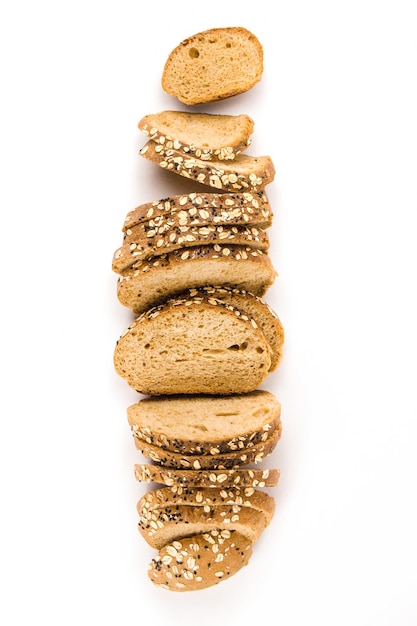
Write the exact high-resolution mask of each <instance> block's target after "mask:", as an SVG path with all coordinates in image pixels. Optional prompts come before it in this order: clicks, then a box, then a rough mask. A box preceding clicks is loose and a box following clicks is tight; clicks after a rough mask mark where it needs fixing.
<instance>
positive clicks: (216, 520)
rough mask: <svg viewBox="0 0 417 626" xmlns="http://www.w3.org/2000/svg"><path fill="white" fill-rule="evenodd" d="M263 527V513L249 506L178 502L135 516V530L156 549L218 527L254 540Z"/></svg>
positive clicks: (218, 529)
mask: <svg viewBox="0 0 417 626" xmlns="http://www.w3.org/2000/svg"><path fill="white" fill-rule="evenodd" d="M265 528H266V521H265V515H264V514H263V513H261V512H260V511H257V510H256V509H253V508H251V507H245V506H243V507H240V506H236V505H224V506H222V505H219V506H211V507H210V506H207V507H201V506H188V505H178V506H174V507H169V506H168V507H165V508H160V509H155V510H154V511H145V512H143V513H142V514H141V515H140V516H139V522H138V529H139V532H140V534H141V535H142V537H143V538H144V539H145V541H146V542H147V543H148V544H149V545H150V546H151V547H152V548H156V549H157V550H160V549H161V548H162V547H163V546H166V545H167V544H168V543H172V542H173V541H181V540H182V539H183V538H184V537H190V536H192V535H200V534H202V533H206V532H211V531H219V532H221V531H222V530H230V531H232V530H236V531H237V532H239V533H240V534H241V535H243V536H244V537H246V538H247V539H248V541H250V542H251V543H255V541H257V540H258V539H259V537H260V536H261V535H262V533H263V532H264V530H265Z"/></svg>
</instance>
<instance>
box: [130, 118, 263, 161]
mask: <svg viewBox="0 0 417 626" xmlns="http://www.w3.org/2000/svg"><path fill="white" fill-rule="evenodd" d="M138 128H139V130H141V131H142V133H144V135H146V136H147V137H149V139H151V140H152V141H155V142H156V143H159V144H162V145H163V146H165V147H166V148H175V149H176V150H181V151H182V152H185V153H188V154H195V156H196V157H197V158H199V159H203V160H211V159H213V158H214V159H216V160H219V161H221V160H223V159H224V160H231V159H234V158H235V156H236V155H237V154H240V152H243V151H244V150H246V148H247V147H248V146H249V145H250V143H251V139H250V136H251V135H252V133H253V130H254V122H253V120H252V119H251V118H250V117H249V116H248V115H244V114H242V115H216V114H213V113H190V112H186V111H161V112H160V113H150V114H149V115H145V117H143V118H142V119H141V120H140V121H139V123H138Z"/></svg>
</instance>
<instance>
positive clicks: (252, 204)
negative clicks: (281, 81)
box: [122, 191, 273, 232]
mask: <svg viewBox="0 0 417 626" xmlns="http://www.w3.org/2000/svg"><path fill="white" fill-rule="evenodd" d="M174 215H177V216H178V218H179V221H180V225H181V226H205V225H206V224H233V225H236V224H248V225H252V226H260V227H261V228H268V227H269V226H271V225H272V220H273V212H272V208H271V205H270V203H269V200H268V197H267V195H266V193H265V192H264V191H257V192H255V193H249V192H243V193H211V192H205V193H201V192H199V193H198V192H192V193H189V194H179V195H176V196H169V197H167V198H161V199H159V200H154V201H153V202H146V203H145V204H141V205H140V206H138V207H136V208H135V209H133V210H132V211H129V213H128V214H127V215H126V219H125V221H124V224H123V228H122V231H123V232H126V231H128V230H129V229H131V228H132V227H133V226H136V224H140V223H141V222H148V221H150V220H152V222H153V226H154V227H155V228H158V227H159V226H160V222H161V220H162V218H165V217H166V218H171V219H172V218H173V216H174Z"/></svg>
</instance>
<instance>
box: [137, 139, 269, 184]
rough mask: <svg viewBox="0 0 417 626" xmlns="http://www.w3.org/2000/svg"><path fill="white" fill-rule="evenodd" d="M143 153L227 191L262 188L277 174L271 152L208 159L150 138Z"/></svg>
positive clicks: (141, 151) (196, 179) (157, 162)
mask: <svg viewBox="0 0 417 626" xmlns="http://www.w3.org/2000/svg"><path fill="white" fill-rule="evenodd" d="M139 154H140V155H141V156H143V157H144V158H145V159H147V160H148V161H151V162H152V163H155V165H158V166H159V167H162V168H163V169H165V170H167V171H168V172H174V173H176V174H179V175H180V176H183V177H184V178H189V179H190V180H194V181H195V182H198V183H201V184H202V185H206V186H208V187H214V188H215V189H220V190H223V191H228V192H233V191H249V192H251V193H253V192H256V191H261V190H262V189H264V188H265V187H266V186H267V185H269V183H272V181H273V180H274V178H275V166H274V164H273V162H272V159H271V157H270V156H268V155H265V156H250V155H248V154H239V155H238V156H237V157H236V158H235V159H233V161H219V160H217V161H215V160H212V161H205V160H203V159H198V158H197V157H195V156H193V155H187V154H185V153H183V152H181V151H180V150H175V149H174V148H165V146H163V145H161V144H157V143H155V142H154V141H151V140H149V141H148V142H147V143H146V144H145V145H144V146H143V147H142V148H141V150H140V151H139Z"/></svg>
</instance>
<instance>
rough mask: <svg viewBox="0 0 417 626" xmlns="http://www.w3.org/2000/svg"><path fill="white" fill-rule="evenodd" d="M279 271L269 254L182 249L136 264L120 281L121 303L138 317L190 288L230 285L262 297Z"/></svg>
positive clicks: (217, 247)
mask: <svg viewBox="0 0 417 626" xmlns="http://www.w3.org/2000/svg"><path fill="white" fill-rule="evenodd" d="M276 276H277V272H276V270H275V268H274V267H273V265H272V261H271V258H270V256H269V255H268V254H267V252H263V251H262V250H258V249H256V248H251V247H249V246H238V245H235V244H233V245H227V244H224V245H223V244H214V245H204V246H196V247H190V248H180V249H178V250H173V251H172V252H169V253H165V254H161V255H159V256H156V257H152V258H148V259H146V260H144V261H136V262H135V263H134V264H133V265H132V266H131V267H129V268H127V269H125V270H124V271H123V272H122V273H121V274H120V276H119V277H118V281H117V297H118V299H119V302H120V303H121V304H123V306H126V307H128V308H130V309H131V310H132V311H133V313H135V314H136V315H139V314H141V313H143V311H145V310H146V309H149V308H150V307H152V306H156V305H159V304H161V303H162V302H165V301H166V300H167V299H169V298H172V297H175V296H177V295H179V294H180V293H182V292H184V291H185V290H187V289H189V288H191V287H200V286H211V285H228V286H230V287H233V288H237V289H244V290H246V291H248V292H250V293H253V294H255V295H258V296H263V295H264V294H265V293H266V292H267V290H268V289H269V287H271V285H273V284H274V281H275V279H276Z"/></svg>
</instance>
